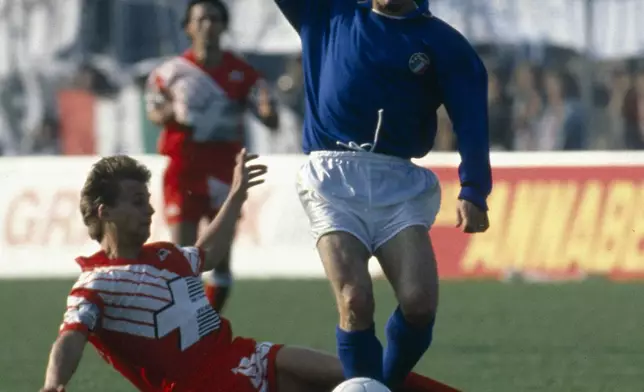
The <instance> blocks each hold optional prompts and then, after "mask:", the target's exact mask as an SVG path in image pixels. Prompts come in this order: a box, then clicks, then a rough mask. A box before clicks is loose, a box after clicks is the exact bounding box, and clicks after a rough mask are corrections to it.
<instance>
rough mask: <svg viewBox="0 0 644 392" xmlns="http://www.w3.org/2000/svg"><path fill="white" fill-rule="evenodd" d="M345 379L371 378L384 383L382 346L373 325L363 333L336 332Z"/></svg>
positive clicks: (340, 330) (337, 330)
mask: <svg viewBox="0 0 644 392" xmlns="http://www.w3.org/2000/svg"><path fill="white" fill-rule="evenodd" d="M335 336H336V342H337V347H338V356H339V357H340V362H341V363H342V369H343V370H344V377H346V378H347V379H349V378H354V377H369V378H373V379H375V380H379V381H382V380H383V378H382V344H380V341H379V340H378V338H377V337H376V331H375V328H374V326H373V325H372V326H371V327H370V328H369V329H365V330H362V331H350V332H347V331H344V330H342V329H341V328H340V327H339V326H338V327H337V328H336V330H335Z"/></svg>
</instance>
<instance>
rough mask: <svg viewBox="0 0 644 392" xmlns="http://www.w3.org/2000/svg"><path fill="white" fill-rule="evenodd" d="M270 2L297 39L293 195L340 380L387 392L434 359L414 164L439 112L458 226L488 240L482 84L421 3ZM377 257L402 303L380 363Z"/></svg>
mask: <svg viewBox="0 0 644 392" xmlns="http://www.w3.org/2000/svg"><path fill="white" fill-rule="evenodd" d="M276 1H277V5H278V6H279V7H280V9H281V10H282V12H283V13H284V15H285V16H286V18H287V19H288V20H289V22H290V23H291V25H292V26H293V27H294V28H295V29H296V30H297V32H298V33H299V35H300V37H301V40H302V61H303V67H304V75H305V91H306V115H305V125H304V137H303V144H304V145H303V148H304V151H305V152H306V153H307V154H308V155H309V159H308V162H307V163H306V164H305V165H304V166H303V167H302V168H301V171H300V173H299V175H298V192H299V196H300V200H301V202H302V205H303V206H304V209H305V210H306V213H307V215H308V217H309V220H310V224H311V228H312V232H313V235H314V237H315V239H316V241H317V248H318V252H319V254H320V258H321V259H322V262H323V264H324V268H325V271H326V274H327V276H328V278H329V280H330V281H331V283H332V287H333V289H334V293H335V296H336V301H337V305H338V310H339V314H340V320H339V325H338V327H337V330H336V336H337V350H338V354H339V356H340V359H341V361H342V365H343V368H344V373H345V376H346V377H347V378H350V377H357V376H365V377H371V378H375V379H378V380H383V381H384V382H385V383H386V384H388V385H389V386H391V387H393V388H395V387H397V386H399V385H400V383H401V382H402V380H404V379H405V377H406V376H407V374H408V373H409V372H410V370H411V369H412V368H413V367H414V366H415V365H416V363H417V362H418V361H419V360H420V358H421V357H422V355H423V354H424V353H425V351H426V350H427V349H428V348H429V346H430V344H431V341H432V330H433V328H434V322H435V319H436V310H437V304H438V276H437V268H436V260H435V256H434V252H433V250H432V245H431V241H430V238H429V235H428V229H429V227H430V226H431V225H432V223H433V221H434V219H435V216H436V213H437V211H438V209H439V205H440V197H441V196H440V186H439V184H438V180H437V178H436V176H435V175H434V174H433V173H432V172H431V171H430V170H426V169H424V168H421V167H418V166H415V165H414V164H412V163H411V161H410V159H411V158H414V157H422V156H424V155H425V154H427V153H428V152H429V151H430V150H431V149H432V145H433V143H434V138H435V135H436V121H437V120H436V110H437V109H438V108H439V107H440V106H441V105H444V106H445V108H446V109H447V112H448V113H449V116H450V118H451V120H452V123H453V126H454V130H455V132H456V135H457V138H458V150H459V152H460V155H461V160H462V163H461V165H460V167H459V169H458V173H459V176H460V181H461V191H460V194H459V196H458V198H459V203H458V210H457V220H458V226H459V227H461V228H462V230H463V231H465V232H467V233H478V232H484V231H485V230H487V228H488V225H489V224H488V217H487V205H486V199H487V197H488V195H489V194H490V192H491V188H492V179H491V170H490V162H489V142H488V129H487V123H488V122H487V121H488V118H487V73H486V70H485V67H484V65H483V63H482V62H481V60H480V58H479V57H478V56H477V54H476V53H475V51H474V49H473V48H472V47H471V45H470V44H469V43H468V42H467V40H466V39H465V38H464V37H463V36H462V35H460V34H459V33H458V32H457V31H456V30H454V29H453V28H452V27H450V26H449V25H447V24H446V23H445V22H443V21H441V20H440V19H438V18H436V17H434V16H433V15H431V14H430V12H429V4H428V0H425V1H424V2H422V0H420V2H416V1H414V0H372V1H371V0H369V1H366V0H365V1H358V2H356V0H276ZM372 255H374V256H375V257H376V258H377V259H378V261H379V262H380V265H381V266H382V269H383V271H384V273H385V275H386V277H387V278H388V280H389V282H390V283H391V285H392V287H393V289H394V291H395V294H396V298H397V300H398V302H399V306H398V307H397V308H396V309H395V310H394V312H393V314H392V315H391V318H390V319H389V321H388V322H387V325H386V337H387V346H386V350H385V351H384V353H383V347H382V345H381V343H380V342H379V341H378V339H377V338H376V335H375V333H374V320H373V314H374V299H373V293H372V283H371V277H370V275H369V272H368V269H367V263H368V260H369V258H370V257H371V256H372Z"/></svg>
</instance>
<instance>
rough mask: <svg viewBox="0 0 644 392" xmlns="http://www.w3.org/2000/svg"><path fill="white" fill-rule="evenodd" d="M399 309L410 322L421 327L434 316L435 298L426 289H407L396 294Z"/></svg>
mask: <svg viewBox="0 0 644 392" xmlns="http://www.w3.org/2000/svg"><path fill="white" fill-rule="evenodd" d="M398 301H399V303H400V310H401V311H402V313H403V315H404V316H405V320H407V322H409V323H410V324H412V325H414V326H418V327H423V326H425V325H427V324H429V323H431V321H432V320H433V319H434V317H435V316H436V308H437V307H436V298H433V296H432V295H431V293H429V291H428V290H408V291H406V292H404V293H401V294H399V295H398Z"/></svg>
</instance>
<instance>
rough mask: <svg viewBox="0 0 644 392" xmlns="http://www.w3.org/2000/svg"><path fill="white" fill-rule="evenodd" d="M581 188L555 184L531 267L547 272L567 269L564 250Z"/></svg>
mask: <svg viewBox="0 0 644 392" xmlns="http://www.w3.org/2000/svg"><path fill="white" fill-rule="evenodd" d="M577 193H578V186H577V184H575V183H574V182H570V181H566V182H560V181H556V182H551V183H550V184H548V195H547V197H546V202H545V204H544V206H543V209H542V210H541V212H540V215H541V219H540V220H539V222H538V223H537V225H536V227H535V231H534V234H535V236H534V242H533V245H532V254H531V256H530V264H529V265H528V266H529V267H531V268H540V269H545V270H561V269H565V268H566V267H567V266H565V265H564V264H563V263H562V262H563V259H562V257H561V247H562V245H563V243H564V240H565V239H566V237H567V232H566V231H567V229H568V225H569V224H570V218H571V216H572V213H573V209H574V208H575V201H576V200H577Z"/></svg>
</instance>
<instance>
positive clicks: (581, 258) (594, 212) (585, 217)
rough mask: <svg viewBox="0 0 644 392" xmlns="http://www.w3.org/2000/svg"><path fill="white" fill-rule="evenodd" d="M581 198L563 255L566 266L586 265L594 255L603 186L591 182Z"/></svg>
mask: <svg viewBox="0 0 644 392" xmlns="http://www.w3.org/2000/svg"><path fill="white" fill-rule="evenodd" d="M580 197H581V200H580V201H579V207H578V208H577V211H575V215H574V217H573V219H574V220H573V222H572V227H571V228H570V233H569V235H568V241H567V243H566V247H565V250H564V252H563V254H562V255H561V258H562V265H564V266H572V265H578V266H582V265H585V264H587V262H588V259H589V258H590V257H591V255H592V254H591V251H592V245H593V240H594V239H595V231H596V227H597V223H598V217H599V209H600V206H601V198H602V184H601V183H600V182H597V181H589V182H588V183H586V186H585V187H584V188H583V191H582V193H581V195H580Z"/></svg>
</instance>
